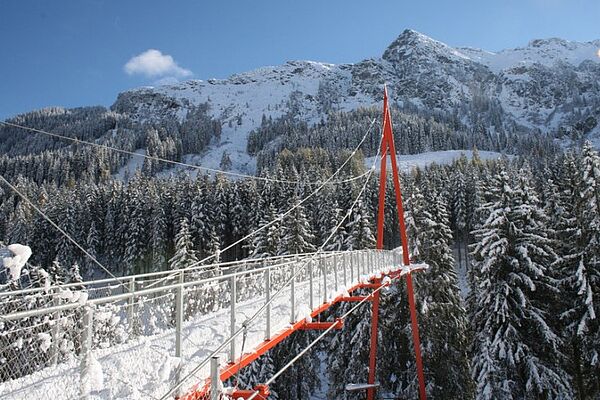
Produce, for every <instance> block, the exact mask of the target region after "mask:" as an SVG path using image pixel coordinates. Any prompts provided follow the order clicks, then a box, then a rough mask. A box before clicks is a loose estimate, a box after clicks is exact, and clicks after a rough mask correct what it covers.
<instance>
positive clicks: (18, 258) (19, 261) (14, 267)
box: [2, 243, 31, 280]
mask: <svg viewBox="0 0 600 400" xmlns="http://www.w3.org/2000/svg"><path fill="white" fill-rule="evenodd" d="M7 249H8V250H10V251H11V252H12V253H13V254H14V256H13V257H4V258H3V259H2V262H3V264H4V267H6V268H7V269H8V271H9V273H10V278H11V279H12V280H17V279H19V278H20V277H21V269H23V267H24V266H25V264H27V260H29V257H31V247H29V246H24V245H22V244H18V243H15V244H11V245H8V247H7Z"/></svg>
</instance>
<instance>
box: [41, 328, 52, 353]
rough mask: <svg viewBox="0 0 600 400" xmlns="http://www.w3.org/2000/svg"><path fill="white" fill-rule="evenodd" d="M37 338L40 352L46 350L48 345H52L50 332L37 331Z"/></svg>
mask: <svg viewBox="0 0 600 400" xmlns="http://www.w3.org/2000/svg"><path fill="white" fill-rule="evenodd" d="M38 339H39V340H40V349H41V350H42V352H44V353H45V352H47V351H48V349H49V348H50V346H51V345H52V338H51V337H50V334H48V333H45V332H40V333H38Z"/></svg>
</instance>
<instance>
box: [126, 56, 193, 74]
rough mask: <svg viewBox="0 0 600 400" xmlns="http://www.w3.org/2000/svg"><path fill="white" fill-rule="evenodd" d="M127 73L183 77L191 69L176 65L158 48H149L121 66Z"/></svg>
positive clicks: (189, 72)
mask: <svg viewBox="0 0 600 400" xmlns="http://www.w3.org/2000/svg"><path fill="white" fill-rule="evenodd" d="M123 69H124V70H125V72H126V73H127V74H128V75H136V74H139V75H144V76H146V77H148V78H160V77H163V79H164V78H173V79H176V78H185V77H188V76H191V75H192V71H190V70H189V69H185V68H182V67H180V66H179V65H177V63H176V62H175V60H173V57H171V56H170V55H168V54H163V53H161V52H160V50H155V49H149V50H146V51H145V52H143V53H141V54H138V55H137V56H135V57H132V58H131V59H130V60H129V61H127V63H126V64H125V66H124V67H123Z"/></svg>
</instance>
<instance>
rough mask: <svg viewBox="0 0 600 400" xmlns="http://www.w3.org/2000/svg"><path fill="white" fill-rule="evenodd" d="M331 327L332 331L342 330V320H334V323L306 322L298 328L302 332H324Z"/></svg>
mask: <svg viewBox="0 0 600 400" xmlns="http://www.w3.org/2000/svg"><path fill="white" fill-rule="evenodd" d="M332 326H333V329H342V328H343V327H344V321H343V320H342V319H339V318H338V319H336V320H335V321H326V322H307V323H305V324H304V325H302V326H301V327H300V330H302V331H310V330H317V331H324V330H327V329H329V328H331V327H332Z"/></svg>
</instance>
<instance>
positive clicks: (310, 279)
mask: <svg viewBox="0 0 600 400" xmlns="http://www.w3.org/2000/svg"><path fill="white" fill-rule="evenodd" d="M312 264H313V263H312V260H310V261H309V262H308V295H309V296H308V297H309V299H308V306H309V307H310V311H311V312H312V310H314V308H315V307H314V302H313V292H314V287H313V265H312Z"/></svg>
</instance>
